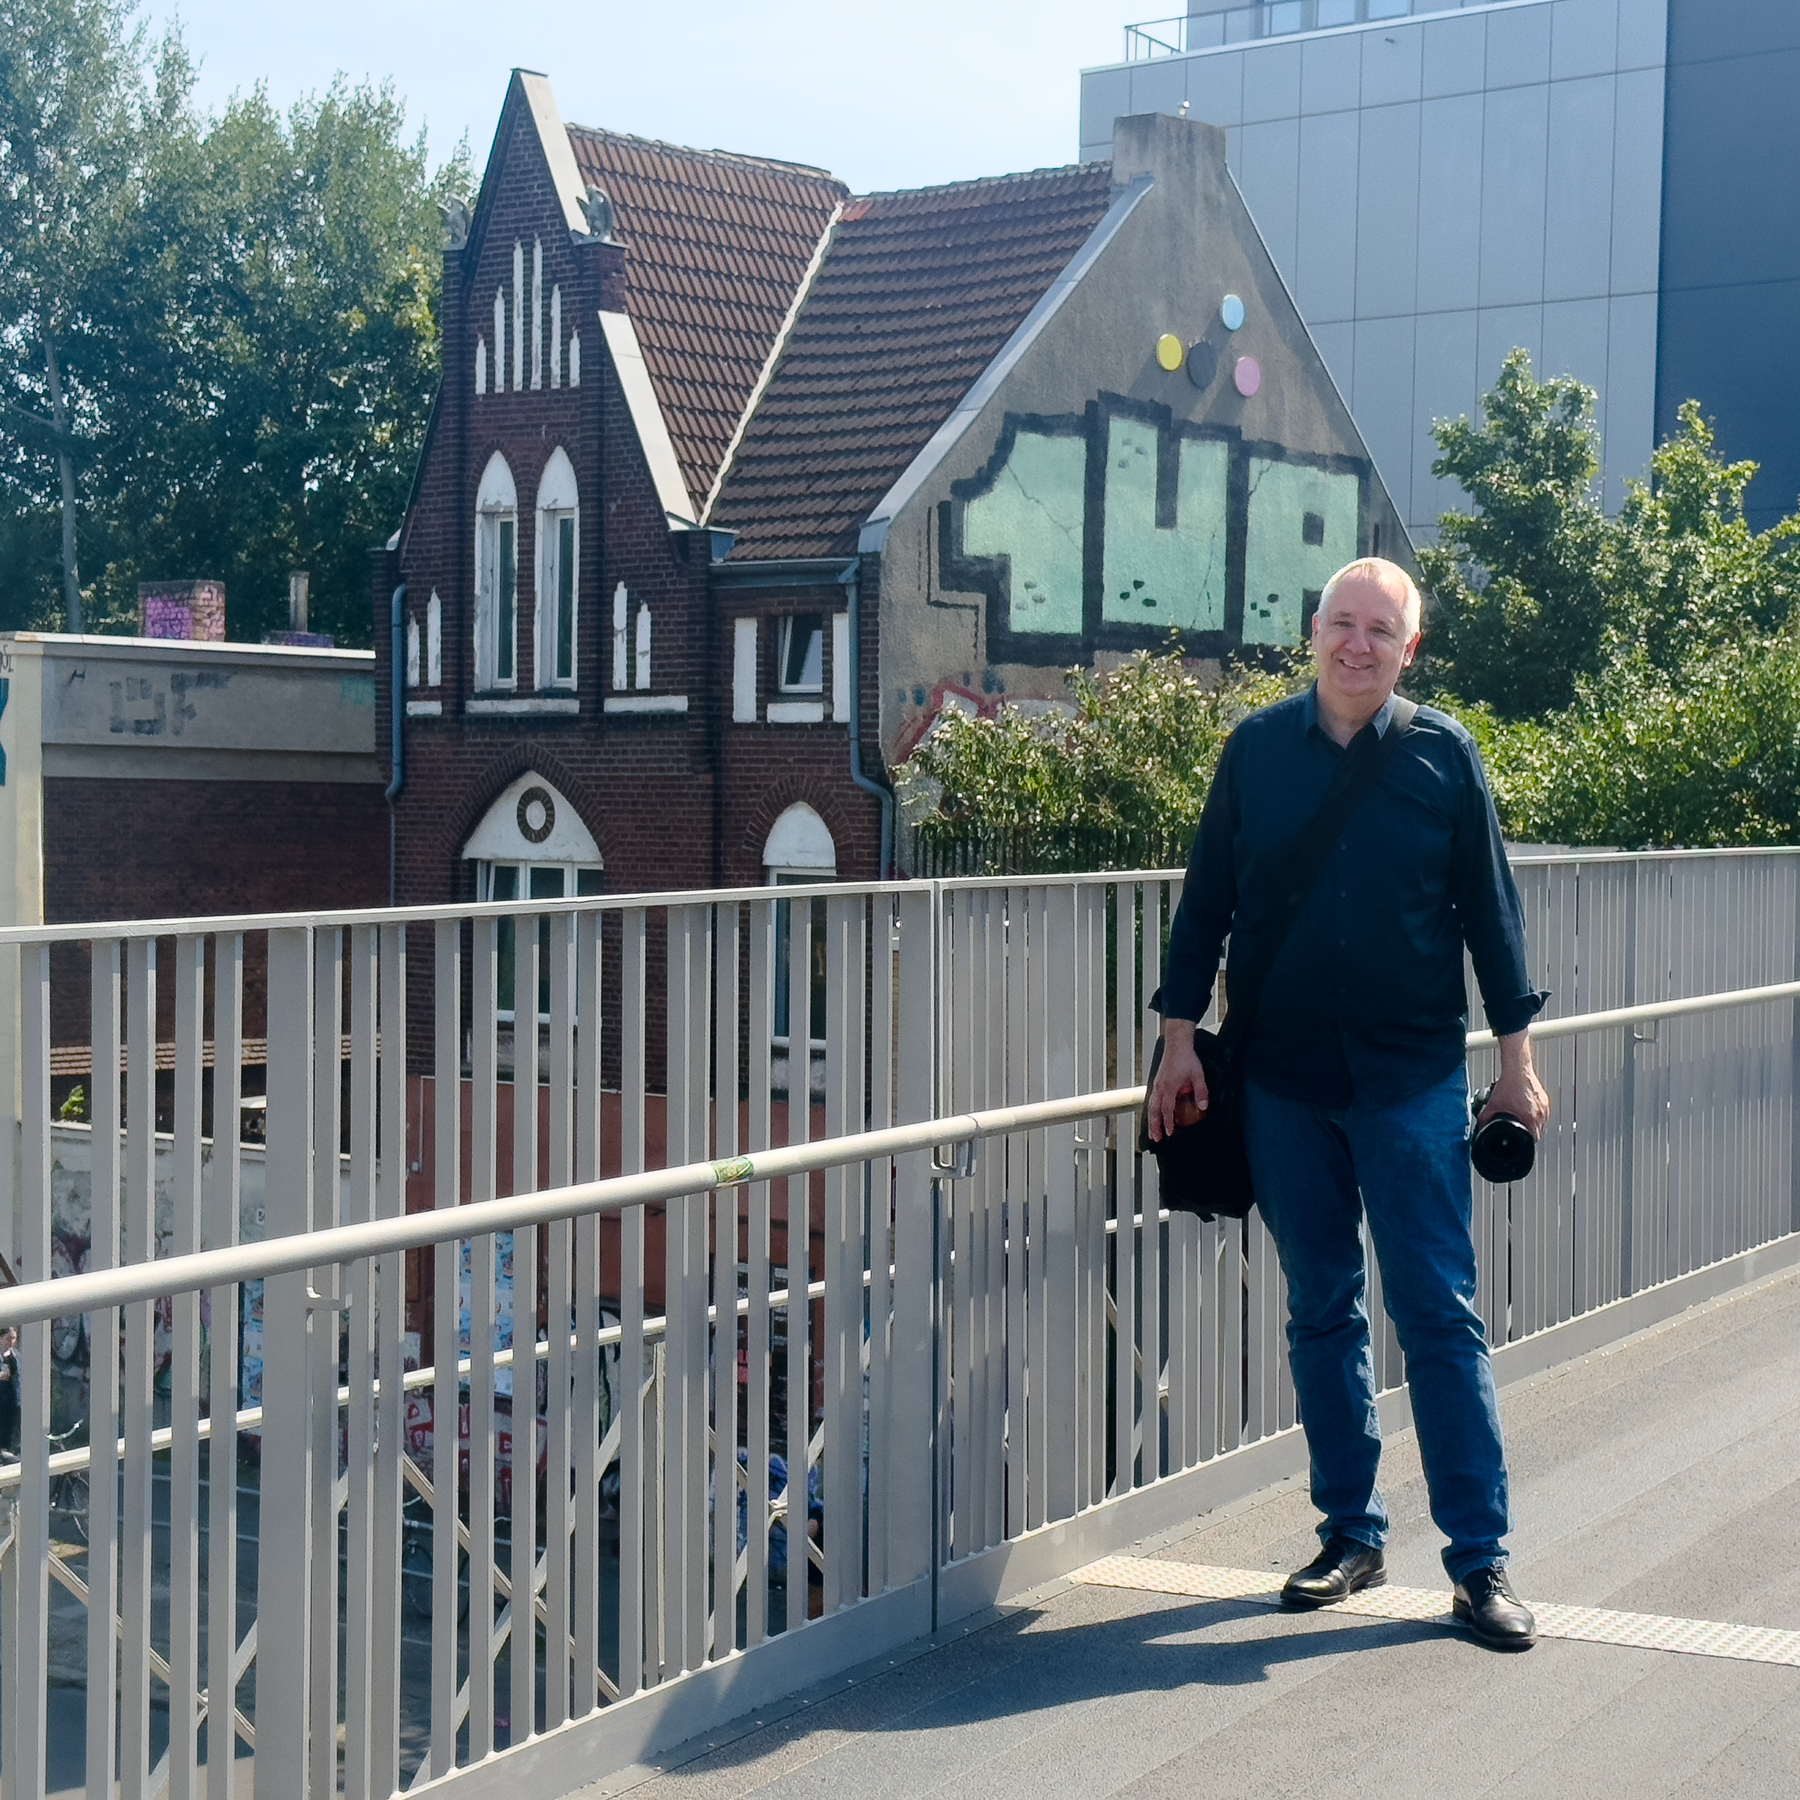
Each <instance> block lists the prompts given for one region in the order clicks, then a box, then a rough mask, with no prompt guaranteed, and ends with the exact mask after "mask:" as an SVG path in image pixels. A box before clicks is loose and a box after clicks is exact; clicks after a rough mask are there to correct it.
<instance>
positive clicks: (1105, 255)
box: [880, 117, 1410, 761]
mask: <svg viewBox="0 0 1800 1800" xmlns="http://www.w3.org/2000/svg"><path fill="white" fill-rule="evenodd" d="M1223 148H1224V140H1223V134H1222V133H1220V132H1218V131H1216V130H1214V129H1212V128H1211V127H1208V126H1204V125H1200V124H1197V123H1189V122H1185V121H1181V120H1176V119H1171V118H1154V117H1152V118H1143V119H1130V120H1121V121H1120V126H1119V136H1118V139H1117V141H1116V144H1115V149H1114V177H1115V182H1116V183H1117V184H1118V185H1119V187H1121V188H1122V187H1124V186H1126V185H1127V184H1129V183H1130V182H1131V181H1132V180H1133V179H1134V178H1135V177H1136V176H1137V175H1139V174H1140V173H1143V172H1148V173H1150V174H1151V175H1152V176H1153V177H1154V185H1153V186H1152V187H1151V189H1150V190H1149V192H1148V193H1147V194H1145V195H1144V197H1143V198H1142V200H1141V201H1140V202H1139V203H1138V204H1137V205H1136V207H1135V208H1134V209H1133V210H1132V211H1131V213H1130V214H1129V216H1128V217H1126V218H1125V219H1124V221H1123V223H1122V224H1120V225H1118V227H1117V229H1116V232H1115V234H1114V235H1113V236H1112V238H1111V240H1110V241H1109V242H1108V243H1107V245H1106V247H1105V248H1104V249H1103V250H1102V251H1101V252H1100V254H1099V256H1098V258H1097V260H1096V261H1095V262H1094V263H1093V264H1092V266H1091V267H1089V268H1088V270H1087V272H1086V273H1085V275H1084V276H1083V277H1082V278H1081V280H1080V281H1079V282H1078V284H1077V285H1076V286H1075V287H1074V289H1073V291H1072V292H1071V293H1070V294H1069V296H1068V298H1067V300H1066V301H1065V302H1064V304H1063V305H1062V306H1061V307H1060V309H1059V310H1057V311H1056V312H1055V314H1054V315H1053V316H1052V317H1051V318H1050V319H1049V321H1048V323H1047V324H1045V325H1044V326H1043V328H1042V329H1041V331H1040V332H1039V334H1038V335H1037V337H1036V338H1035V340H1034V341H1033V342H1032V343H1031V345H1030V347H1029V348H1028V349H1027V350H1026V351H1025V353H1024V355H1023V356H1022V357H1021V358H1020V360H1019V361H1018V363H1017V364H1016V365H1015V366H1014V367H1013V369H1012V370H1011V372H1010V373H1009V374H1008V375H1007V376H1006V377H1005V378H1004V380H1003V381H1002V382H1001V383H1000V384H999V386H998V387H997V389H996V391H995V392H994V394H993V395H992V397H991V398H990V399H989V400H988V402H987V404H986V405H985V406H984V407H983V408H982V410H981V411H980V413H979V415H978V416H977V417H976V419H975V422H974V423H973V424H972V425H971V427H970V428H969V429H968V430H967V431H965V432H964V433H963V435H962V436H961V438H960V439H959V440H958V441H957V442H956V443H955V445H954V446H953V447H952V448H951V450H950V451H949V452H948V454H947V455H945V456H944V458H943V459H942V461H941V462H940V463H939V464H938V465H937V466H936V467H935V468H934V469H932V470H931V472H930V474H929V476H928V478H927V479H926V480H925V482H924V484H923V485H922V487H920V489H919V490H918V491H917V492H916V493H915V494H914V495H913V496H912V497H911V498H910V499H909V500H908V501H907V502H906V503H905V505H904V506H903V507H901V509H900V510H899V511H898V513H897V514H896V516H895V517H894V519H893V522H892V525H891V527H890V529H889V531H888V534H887V539H886V543H885V547H884V553H883V556H882V570H883V573H882V596H881V597H882V613H883V620H884V651H883V660H882V667H881V675H880V690H881V744H882V748H883V751H884V753H885V754H886V755H887V757H888V758H889V760H890V761H896V760H900V759H902V758H903V757H904V756H905V755H906V754H907V753H908V752H909V751H910V750H911V748H912V747H913V746H914V744H916V743H917V741H918V739H919V737H920V736H922V735H923V733H924V731H925V730H926V729H928V728H929V725H930V722H931V720H932V719H933V718H935V717H936V715H937V712H938V711H939V710H940V709H941V707H942V706H943V705H944V704H946V702H947V701H948V703H950V704H956V705H961V706H964V707H969V708H973V709H975V710H979V711H991V710H993V709H994V708H995V707H996V706H997V705H998V704H999V703H1000V702H1001V701H1002V700H1003V699H1017V700H1043V701H1052V702H1054V701H1060V700H1062V699H1063V698H1064V697H1065V695H1066V688H1065V686H1064V682H1063V675H1062V672H1063V670H1064V669H1066V668H1067V667H1068V666H1069V665H1071V664H1073V663H1077V662H1081V663H1089V664H1092V663H1094V662H1097V661H1098V662H1105V661H1106V660H1107V659H1109V658H1112V659H1116V658H1117V657H1119V656H1121V655H1125V654H1128V653H1130V652H1131V651H1133V650H1135V649H1140V648H1149V649H1160V648H1162V647H1164V645H1166V643H1167V641H1168V632H1169V628H1170V624H1171V622H1177V623H1180V624H1181V625H1182V627H1183V647H1184V649H1185V650H1186V651H1187V653H1188V654H1189V655H1190V656H1198V657H1203V658H1216V657H1218V656H1220V655H1222V654H1224V653H1226V652H1227V651H1231V650H1237V649H1241V648H1242V647H1244V645H1245V644H1246V642H1250V643H1252V644H1255V643H1258V642H1259V641H1260V642H1267V643H1270V644H1279V643H1282V642H1286V643H1291V644H1297V643H1298V641H1299V636H1300V631H1301V628H1302V625H1303V619H1304V604H1305V602H1304V594H1303V592H1302V590H1303V589H1304V590H1306V591H1311V590H1312V588H1313V586H1314V582H1315V581H1317V582H1319V583H1322V580H1323V575H1324V574H1329V572H1330V569H1329V568H1323V563H1324V560H1325V559H1327V558H1329V559H1330V561H1331V566H1332V567H1335V566H1337V565H1338V564H1339V563H1341V562H1344V561H1348V560H1350V557H1351V556H1352V555H1354V554H1362V553H1367V552H1368V551H1369V550H1370V548H1371V547H1372V545H1374V544H1375V543H1376V542H1377V541H1378V542H1379V546H1380V549H1381V551H1382V552H1383V553H1384V554H1388V555H1394V556H1398V557H1400V558H1401V559H1402V560H1406V559H1407V558H1409V557H1410V547H1409V546H1408V544H1407V540H1406V538H1405V535H1404V533H1403V532H1402V530H1401V528H1400V524H1399V520H1398V518H1397V516H1396V515H1395V513H1394V509H1393V507H1392V505H1391V504H1390V503H1389V501H1388V498H1387V495H1386V493H1385V491H1384V490H1383V489H1382V487H1381V484H1380V479H1379V477H1378V476H1377V475H1376V473H1375V471H1374V469H1373V467H1372V465H1371V464H1370V461H1369V457H1368V452H1367V449H1366V448H1365V446H1364V444H1363V442H1362V440H1361V438H1360V436H1359V435H1358V433H1357V431H1356V428H1355V426H1354V424H1353V423H1352V421H1351V419H1350V416H1349V413H1348V411H1347V410H1346V408H1345V406H1344V404H1343V401H1342V399H1341V398H1340V396H1339V395H1338V393H1337V390H1336V388H1335V387H1334V386H1333V384H1332V382H1331V378H1330V376H1329V374H1328V373H1327V372H1326V370H1325V367H1324V364H1323V363H1322V361H1321V360H1320V359H1319V357H1318V354H1317V352H1316V350H1315V349H1314V347H1313V345H1312V343H1311V340H1310V339H1309V338H1308V336H1307V334H1306V331H1305V328H1304V326H1303V325H1302V323H1301V321H1300V318H1299V315H1298V314H1297V313H1296V312H1295V310H1294V307H1293V304H1292V301H1291V300H1290V299H1289V297H1288V295H1287V292H1286V290H1285V288H1284V287H1283V285H1282V283H1281V279H1280V277H1279V276H1278V275H1277V273H1276V271H1275V268H1274V265H1273V263H1272V262H1271V261H1270V259H1269V255H1268V252H1267V251H1266V249H1265V248H1264V246H1263V243H1262V240H1261V238H1260V237H1259V236H1258V234H1257V231H1256V228H1255V226H1254V224H1253V223H1252V222H1251V219H1250V215H1249V213H1248V211H1247V210H1246V209H1245V207H1244V205H1243V202H1242V200H1241V198H1240V197H1239V195H1238V193H1237V191H1236V189H1235V187H1234V186H1233V185H1232V184H1231V181H1230V178H1229V176H1227V174H1226V172H1225V167H1224V156H1223ZM1115 191H1117V189H1115ZM1103 229H1104V227H1103ZM1227 293H1235V294H1237V295H1238V296H1239V297H1240V298H1241V299H1242V300H1243V301H1244V303H1245V310H1246V317H1245V320H1244V323H1243V325H1242V327H1241V328H1239V329H1238V330H1237V331H1235V332H1233V331H1228V330H1227V329H1226V328H1225V326H1224V324H1223V321H1222V320H1221V317H1220V304H1221V301H1222V300H1223V298H1224V296H1225V295H1226V294H1227ZM1165 332H1168V333H1173V334H1175V335H1176V336H1177V337H1179V338H1180V340H1181V342H1182V343H1183V344H1184V345H1193V344H1202V345H1205V346H1207V347H1208V349H1209V350H1210V352H1211V354H1212V356H1213V357H1214V358H1215V359H1216V371H1215V373H1214V374H1213V376H1212V378H1211V380H1210V382H1208V383H1207V385H1206V386H1204V387H1198V386H1196V385H1195V383H1194V382H1193V381H1192V380H1191V379H1190V378H1189V375H1188V373H1187V371H1186V368H1185V367H1183V368H1179V369H1176V370H1174V371H1172V372H1171V371H1165V370H1164V369H1163V368H1162V367H1161V366H1160V365H1159V364H1158V362H1157V359H1156V344H1157V340H1158V338H1159V336H1160V335H1161V334H1163V333H1165ZM1205 354H1206V352H1202V353H1201V355H1202V356H1204V355H1205ZM1243 356H1251V357H1254V358H1255V359H1256V360H1257V362H1258V363H1259V365H1260V367H1261V369H1262V386H1261V388H1260V390H1259V391H1258V392H1257V393H1256V394H1255V395H1254V396H1253V397H1250V398H1245V397H1244V396H1243V395H1241V394H1240V393H1239V392H1238V390H1237V388H1236V386H1235V385H1234V379H1233V376H1234V368H1235V364H1236V361H1237V359H1238V358H1239V357H1243ZM1127 461H1129V462H1130V463H1131V465H1132V466H1131V467H1129V468H1120V467H1117V466H1116V465H1119V464H1121V463H1125V462H1127ZM1271 467H1273V468H1274V471H1275V472H1274V473H1273V474H1271V473H1270V470H1271ZM1321 478H1323V484H1322V485H1321ZM1259 486H1260V487H1263V488H1264V491H1263V492H1261V493H1256V492H1254V491H1253V490H1254V489H1255V488H1257V487H1259ZM1315 494H1317V495H1323V496H1324V498H1322V499H1321V498H1315V497H1314V496H1315ZM1208 496H1211V497H1212V499H1209V498H1208ZM1346 496H1348V500H1347V504H1348V506H1349V508H1350V509H1351V511H1352V512H1353V513H1354V527H1353V537H1352V536H1351V535H1350V530H1351V528H1350V527H1349V526H1348V525H1347V523H1346V520H1345V515H1344V512H1343V508H1344V506H1345V505H1346V498H1345V497H1346ZM1212 500H1216V503H1217V504H1216V507H1214V508H1213V511H1212V512H1210V513H1209V512H1208V507H1209V506H1211V505H1212ZM1271 500H1273V501H1274V502H1275V504H1274V505H1273V506H1271V505H1270V504H1269V503H1270V501H1271ZM1315 506H1317V507H1318V508H1319V509H1320V518H1321V520H1322V522H1323V524H1324V526H1325V531H1324V534H1323V535H1324V537H1325V542H1324V544H1322V545H1315V544H1308V543H1305V542H1304V541H1303V534H1305V533H1306V532H1307V531H1308V529H1309V528H1308V526H1307V524H1306V521H1305V518H1304V514H1305V513H1306V512H1307V511H1310V510H1312V509H1313V508H1314V507H1315ZM1253 509H1254V511H1255V513H1257V514H1259V515H1261V516H1262V518H1263V519H1264V522H1265V525H1266V526H1267V527H1268V529H1267V530H1266V531H1265V534H1264V536H1263V537H1262V539H1261V540H1260V555H1259V553H1258V549H1257V547H1255V546H1253V545H1252V544H1251V542H1250V539H1251V538H1252V536H1253V535H1254V534H1253V533H1251V532H1250V530H1249V529H1248V525H1247V519H1248V518H1249V516H1250V515H1251V514H1252V510H1253ZM1295 514H1297V515H1300V516H1290V515H1295ZM1197 515H1198V516H1197ZM1377 534H1379V535H1378V536H1377ZM1184 538H1185V539H1186V542H1183V541H1182V540H1183V539H1184ZM1288 538H1291V539H1292V540H1293V542H1292V543H1291V544H1290V543H1288V542H1287V539H1288ZM1221 555H1222V556H1223V558H1224V562H1223V567H1222V568H1220V567H1216V566H1215V563H1216V559H1217V558H1218V557H1219V556H1221ZM1314 565H1318V566H1319V567H1320V568H1323V573H1322V574H1320V573H1316V571H1315V567H1314ZM1247 573H1248V574H1249V576H1250V581H1251V585H1252V586H1256V587H1259V588H1266V587H1268V586H1270V585H1271V584H1272V585H1274V586H1277V587H1286V586H1288V585H1292V586H1293V588H1294V589H1295V591H1294V592H1293V593H1292V594H1291V595H1287V596H1286V597H1285V598H1284V602H1283V604H1282V605H1281V606H1277V607H1274V608H1268V607H1267V596H1266V594H1263V595H1261V596H1259V597H1254V598H1253V599H1252V600H1251V602H1250V606H1249V612H1248V616H1246V607H1245V599H1244V590H1245V582H1246V574H1247ZM1027 581H1033V582H1035V583H1037V587H1036V588H1035V590H1033V592H1032V594H1031V595H1028V594H1027V591H1026V589H1025V583H1026V582H1027ZM1139 583H1141V584H1142V586H1139V585H1138V584H1139ZM1159 589H1160V590H1161V591H1160V592H1159V591H1158V590H1159ZM1120 592H1124V593H1126V594H1127V595H1129V596H1131V598H1132V599H1136V598H1138V596H1140V595H1143V596H1145V597H1148V598H1150V599H1154V600H1155V601H1156V602H1157V604H1156V605H1154V606H1148V607H1146V606H1142V605H1138V606H1133V605H1132V604H1131V603H1130V600H1126V601H1123V602H1122V601H1121V600H1120V598H1119V593H1120ZM1035 596H1042V598H1036V597H1035ZM1265 610H1267V611H1268V617H1267V618H1266V619H1265V618H1263V617H1262V616H1261V615H1262V614H1263V612H1264V611H1265ZM1290 615H1291V616H1290ZM1046 627H1048V628H1046Z"/></svg>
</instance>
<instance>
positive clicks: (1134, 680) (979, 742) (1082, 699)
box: [894, 647, 1305, 870]
mask: <svg viewBox="0 0 1800 1800" xmlns="http://www.w3.org/2000/svg"><path fill="white" fill-rule="evenodd" d="M1304 679H1305V676H1304V675H1302V674H1299V673H1296V672H1294V671H1284V672H1280V673H1269V672H1266V671H1264V670H1263V669H1261V668H1254V667H1252V668H1241V667H1236V666H1232V667H1228V668H1227V669H1226V670H1225V672H1224V673H1223V675H1222V676H1221V678H1220V679H1219V680H1218V681H1217V682H1216V683H1214V684H1211V685H1208V684H1206V683H1204V682H1202V681H1201V680H1200V679H1199V678H1198V677H1197V676H1196V675H1195V674H1194V672H1193V671H1192V670H1191V669H1190V668H1189V667H1188V666H1187V664H1186V663H1184V661H1183V660H1182V657H1181V653H1180V650H1179V648H1173V647H1172V648H1171V649H1170V650H1169V651H1168V652H1167V653H1166V654H1164V655H1161V656H1154V655H1151V654H1150V653H1149V652H1148V651H1143V652H1140V653H1139V654H1137V655H1136V656H1132V657H1128V658H1127V659H1126V660H1125V661H1124V662H1122V663H1121V664H1119V665H1118V666H1117V667H1116V668H1114V669H1112V670H1110V671H1107V672H1105V673H1100V672H1096V671H1095V670H1093V669H1084V668H1074V669H1070V670H1068V671H1067V673H1066V675H1065V680H1066V682H1067V684H1068V689H1069V695H1070V699H1069V703H1068V705H1067V707H1066V708H1065V709H1057V710H1048V711H1045V710H1037V709H1033V710H1029V711H1028V710H1027V709H1026V708H1024V707H1021V706H1018V705H1015V704H1013V703H1011V702H1008V703H1006V704H1004V705H1002V706H1001V707H1000V709H999V710H998V712H997V713H996V714H995V715H994V716H993V717H992V718H977V717H974V716H972V715H970V714H967V713H960V712H946V713H945V714H943V715H942V717H940V718H939V720H938V721H937V723H936V724H935V725H934V726H933V727H932V730H931V731H930V733H929V734H928V735H927V736H926V738H925V739H924V741H923V742H922V743H921V744H920V745H919V746H918V748H917V749H916V750H915V751H914V752H913V753H912V755H911V756H910V757H909V758H908V759H907V760H906V761H905V762H904V763H902V764H901V765H900V767H899V768H898V769H896V770H895V773H894V785H895V791H896V793H897V795H898V796H899V800H900V806H901V813H902V817H903V818H904V819H905V820H906V822H907V823H908V824H909V825H911V826H912V827H913V828H914V830H915V833H916V835H917V840H918V842H919V844H920V846H921V848H922V849H923V850H924V852H925V854H926V856H927V858H931V857H933V856H939V857H942V856H944V855H946V854H949V853H954V856H955V859H956V861H957V864H958V866H962V865H964V864H967V865H968V866H970V867H971V868H980V867H992V866H1000V865H1004V866H1006V867H1009V868H1020V867H1024V868H1032V869H1041V870H1051V869H1058V868H1078V867H1089V868H1103V867H1108V866H1113V867H1119V866H1125V865H1128V864H1133V863H1140V862H1142V861H1143V860H1145V859H1146V858H1150V859H1154V860H1157V861H1166V860H1168V859H1170V858H1179V857H1181V856H1183V855H1185V853H1186V849H1187V844H1188V841H1189V840H1190V839H1191V838H1192V836H1193V833H1194V830H1195V828H1196V826H1198V824H1199V822H1200V812H1201V809H1202V808H1203V807H1204V806H1205V804H1206V793H1207V789H1208V788H1209V787H1210V785H1211V783H1212V775H1213V770H1214V768H1215V767H1216V766H1217V764H1218V760H1219V752H1220V751H1221V750H1222V749H1223V748H1224V746H1225V739H1226V738H1227V737H1228V736H1229V735H1230V734H1231V731H1232V728H1233V727H1234V726H1235V725H1236V724H1237V722H1238V721H1239V720H1240V719H1242V718H1243V717H1244V716H1245V715H1246V714H1248V713H1251V712H1254V711H1255V710H1256V709H1257V708H1258V707H1261V706H1267V705H1270V704H1271V703H1272V702H1274V701H1276V700H1279V699H1280V698H1281V697H1282V696H1283V695H1284V694H1287V693H1291V692H1293V691H1294V689H1295V688H1296V687H1297V686H1299V685H1301V684H1302V682H1303V681H1304Z"/></svg>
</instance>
